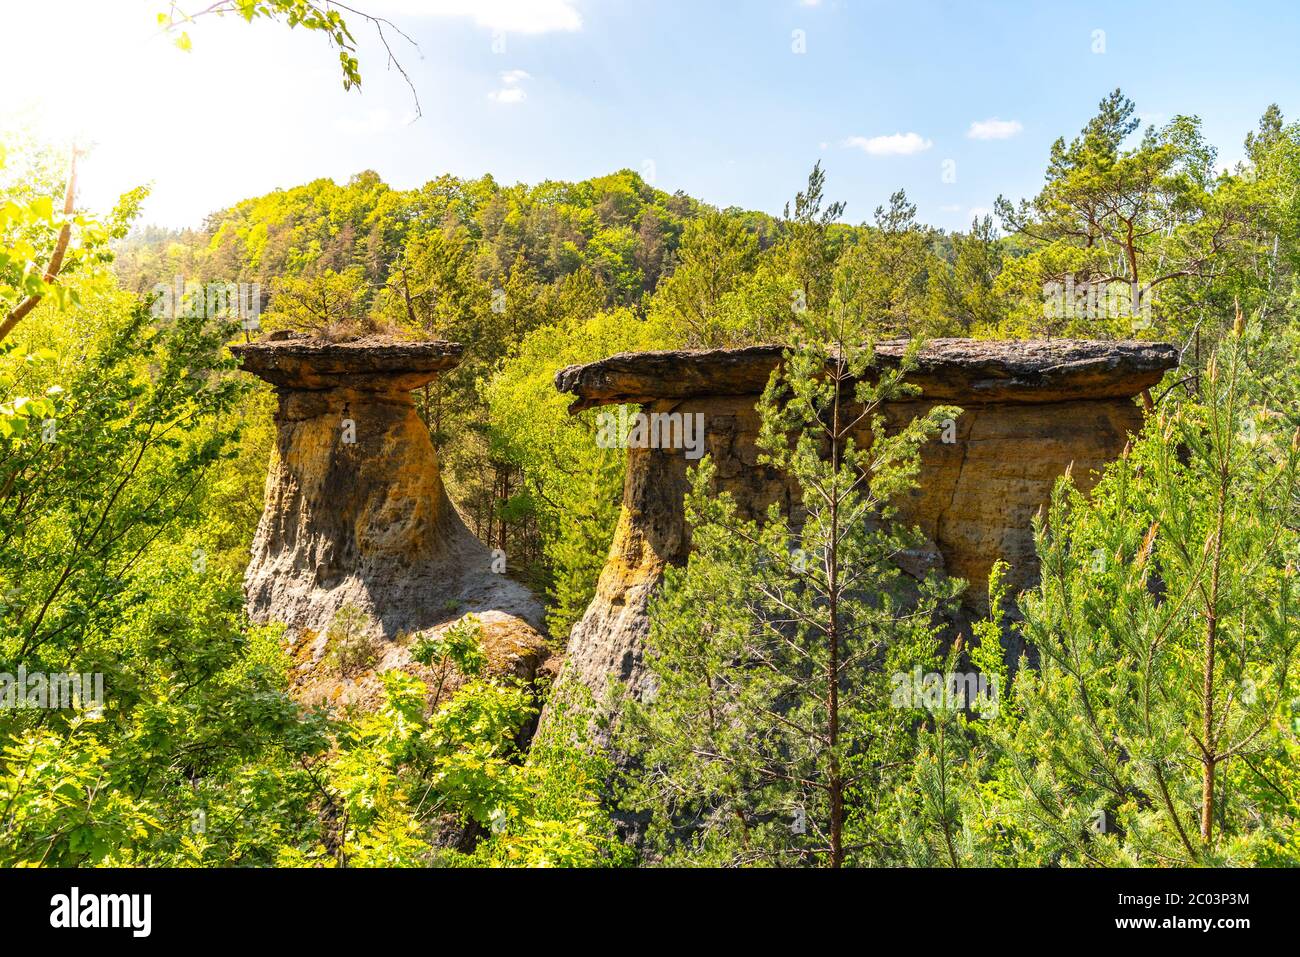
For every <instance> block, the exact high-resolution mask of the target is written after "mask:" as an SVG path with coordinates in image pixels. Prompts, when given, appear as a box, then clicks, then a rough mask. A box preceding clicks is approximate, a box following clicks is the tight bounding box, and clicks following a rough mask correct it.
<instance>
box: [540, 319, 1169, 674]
mask: <svg viewBox="0 0 1300 957" xmlns="http://www.w3.org/2000/svg"><path fill="white" fill-rule="evenodd" d="M906 347H907V343H906V342H902V341H899V342H885V343H881V344H879V345H878V346H877V357H878V361H879V362H881V363H882V364H894V363H897V362H898V361H899V359H900V358H901V356H902V355H903V353H904V352H905V350H906ZM781 356H782V349H781V347H779V346H755V347H751V348H744V349H717V350H710V351H706V352H648V353H627V354H623V355H616V356H611V357H610V358H608V359H604V360H601V361H599V362H593V363H590V364H587V365H583V366H570V367H569V368H566V369H563V370H561V371H560V372H559V373H558V374H557V375H556V378H555V384H556V388H557V389H559V390H560V391H561V392H567V393H570V394H572V395H573V396H574V397H575V401H574V402H573V404H572V406H571V410H573V411H580V410H582V409H587V408H591V407H593V406H599V405H609V404H615V403H633V404H639V405H641V406H642V407H643V411H645V412H647V413H654V412H660V413H682V414H683V415H688V414H694V413H700V414H702V415H703V417H704V418H703V426H704V451H705V452H707V453H708V454H709V455H710V456H711V457H712V459H713V462H714V464H715V466H716V477H715V482H716V486H717V488H718V490H720V491H723V490H725V491H727V492H730V493H731V495H732V496H733V497H734V498H735V500H736V503H737V505H738V506H739V507H740V509H741V510H742V511H743V512H745V513H747V514H748V515H749V516H750V517H760V516H761V515H762V514H763V513H764V512H765V511H766V509H767V508H768V506H769V505H770V504H771V503H773V502H778V503H780V504H781V506H782V507H783V508H784V509H786V510H787V513H789V510H790V509H791V507H792V506H797V504H798V503H797V501H796V500H795V499H796V497H797V492H796V490H795V489H794V488H792V486H791V484H790V483H789V482H788V480H787V479H786V478H785V477H784V476H783V475H781V474H779V473H777V472H775V471H773V470H772V469H770V468H768V467H766V466H763V465H760V464H759V462H758V452H757V449H756V447H755V440H756V438H757V435H758V428H759V417H758V413H757V412H756V411H755V403H756V401H757V398H758V396H759V394H760V393H761V392H762V391H763V388H764V386H765V385H766V384H767V380H768V376H769V374H770V373H771V371H772V369H773V368H775V367H776V366H777V365H778V363H780V361H781ZM1177 362H1178V352H1177V350H1176V349H1175V348H1174V347H1173V346H1169V345H1163V344H1153V343H1142V342H1088V341H1077V340H1052V341H1035V342H990V341H977V340H966V339H938V340H932V341H931V342H930V343H929V344H928V345H926V347H925V348H924V349H923V350H922V352H921V354H920V357H919V365H918V367H917V368H916V370H915V371H914V372H913V373H912V374H911V375H910V376H909V380H910V381H911V382H913V383H914V384H915V385H917V386H919V387H920V390H921V391H920V393H919V394H918V395H915V396H913V397H911V398H910V399H908V400H907V401H900V402H896V403H890V404H888V405H887V406H886V408H885V414H886V421H887V423H888V424H890V425H893V426H900V425H901V424H903V423H904V422H906V421H908V420H910V419H911V418H913V417H914V416H916V415H918V414H921V413H922V412H924V411H926V410H928V409H929V408H931V407H933V406H934V405H937V404H952V405H957V406H960V407H961V408H962V409H964V412H963V414H962V415H961V416H960V417H959V418H958V419H957V420H956V421H955V422H954V423H952V424H951V427H950V428H949V429H947V430H945V431H946V433H947V434H946V435H943V436H939V437H936V438H935V439H934V440H933V441H931V442H930V443H929V444H928V445H927V446H926V448H925V449H924V450H923V452H922V464H921V472H920V474H919V475H918V482H917V487H916V489H915V491H914V492H913V493H912V495H911V496H910V498H909V499H908V500H907V501H905V502H901V503H899V504H900V512H901V517H902V519H903V520H904V521H906V522H908V523H910V524H914V525H916V526H918V527H919V528H920V530H921V531H922V532H923V533H924V534H925V535H926V536H927V537H928V539H929V542H930V545H931V549H930V553H929V554H928V555H921V556H910V558H911V559H912V560H913V561H915V562H917V563H918V564H920V565H923V566H924V565H929V566H931V567H934V566H938V567H939V568H941V569H942V570H944V571H945V572H946V573H947V574H949V575H953V576H956V577H959V578H963V579H965V580H966V581H967V583H968V587H967V591H966V596H965V605H966V608H967V610H968V611H969V612H973V613H979V612H980V611H981V610H983V608H984V606H986V604H987V594H986V592H987V582H988V576H989V572H990V570H991V569H992V566H993V564H994V562H996V561H998V560H999V559H1002V560H1005V561H1007V562H1008V563H1009V564H1010V566H1011V573H1010V580H1009V584H1010V586H1011V587H1012V589H1013V594H1014V592H1015V591H1016V590H1019V589H1023V588H1025V587H1028V586H1029V585H1031V584H1032V583H1033V582H1034V581H1035V580H1036V577H1037V561H1036V556H1035V552H1034V545H1033V538H1032V531H1031V521H1032V518H1033V515H1034V513H1035V512H1036V511H1037V510H1038V508H1039V507H1040V506H1041V505H1042V504H1044V503H1045V502H1047V501H1048V500H1049V498H1050V496H1051V489H1052V485H1053V483H1054V482H1055V481H1056V479H1057V478H1058V477H1059V476H1060V475H1061V474H1063V473H1064V472H1065V470H1066V468H1067V467H1070V466H1071V464H1072V465H1073V473H1072V474H1073V475H1074V478H1075V480H1076V481H1077V482H1079V483H1080V484H1081V485H1082V486H1084V487H1085V488H1087V487H1091V483H1092V482H1093V481H1094V473H1095V472H1096V471H1098V470H1099V469H1101V467H1102V466H1104V465H1105V464H1106V463H1107V462H1109V461H1111V460H1112V459H1114V458H1116V457H1118V456H1119V454H1120V453H1121V451H1122V450H1123V448H1124V444H1125V442H1126V440H1127V437H1128V435H1129V433H1132V432H1136V431H1137V430H1138V429H1140V427H1141V425H1142V413H1141V410H1140V409H1139V407H1138V406H1137V404H1136V403H1135V402H1134V397H1135V396H1137V395H1138V394H1139V393H1141V392H1142V391H1143V390H1145V389H1147V388H1149V387H1150V386H1152V385H1153V384H1155V383H1156V382H1158V381H1159V380H1160V379H1161V377H1162V376H1163V375H1164V373H1165V372H1166V371H1167V370H1168V369H1170V368H1173V367H1174V366H1175V365H1177ZM691 464H692V463H691V462H690V461H689V460H688V459H687V458H686V456H685V454H684V451H683V450H682V449H673V448H630V449H629V450H628V464H627V472H626V476H625V482H624V486H623V507H622V512H621V514H620V516H619V522H618V528H617V531H616V533H615V536H614V542H613V545H612V547H611V549H610V553H609V557H608V559H607V561H606V564H605V568H604V570H603V571H602V573H601V576H600V579H599V583H598V585H597V588H596V595H595V598H594V599H593V600H592V603H591V605H590V607H588V609H587V611H586V613H585V615H584V616H583V618H582V619H581V621H579V622H578V624H577V625H575V626H574V629H573V631H572V633H571V634H570V637H569V645H568V651H567V653H566V656H565V662H564V665H563V668H562V671H561V682H562V683H564V682H568V681H570V680H577V681H580V682H581V683H583V684H585V685H587V686H588V687H589V688H590V689H591V690H592V692H593V693H595V695H596V697H597V700H600V699H601V697H602V696H603V695H604V693H605V692H606V690H607V689H608V684H609V681H610V680H611V679H613V680H617V681H622V682H627V683H628V684H629V685H630V686H631V687H632V688H633V690H634V692H635V691H636V690H637V689H638V688H639V686H640V683H641V681H642V679H643V677H644V674H643V667H642V645H643V642H644V640H645V636H646V633H647V631H648V628H649V622H648V620H647V615H646V608H647V603H648V601H649V598H650V596H651V594H652V593H653V592H654V590H655V588H656V587H657V586H658V585H659V583H660V581H661V580H662V577H663V571H664V567H665V566H666V565H668V564H670V563H672V564H680V563H683V562H684V561H685V560H686V557H687V553H688V549H689V530H688V529H687V527H686V522H685V516H684V506H683V502H684V497H685V493H686V490H687V486H688V476H687V470H688V468H689V466H690V465H691ZM900 564H904V565H905V564H906V563H905V562H900Z"/></svg>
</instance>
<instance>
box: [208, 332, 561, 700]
mask: <svg viewBox="0 0 1300 957" xmlns="http://www.w3.org/2000/svg"><path fill="white" fill-rule="evenodd" d="M231 351H232V352H233V353H234V354H235V355H236V356H237V357H238V359H239V360H240V363H241V365H242V367H243V369H244V370H245V371H247V372H251V373H252V374H254V375H256V376H259V377H261V378H263V379H265V380H267V381H268V382H270V383H272V384H273V385H274V386H275V387H276V396H277V399H278V409H277V411H276V414H275V422H276V449H277V454H276V455H275V456H274V457H273V459H272V462H271V466H270V472H269V474H268V476H267V484H266V504H265V508H264V511H263V513H262V519H261V522H260V523H259V525H258V528H257V533H256V535H255V537H254V539H253V547H252V560H251V562H250V564H249V566H248V570H247V573H246V574H245V578H244V592H245V597H246V602H247V607H248V612H249V615H250V617H251V618H252V619H253V620H254V621H257V622H267V621H278V622H283V623H284V624H286V625H288V626H290V629H291V636H292V637H293V638H294V640H296V641H301V640H302V639H303V637H304V636H305V637H306V638H307V640H308V644H309V646H310V647H309V649H308V650H309V652H310V656H309V657H310V660H309V661H305V662H304V665H306V666H309V665H311V664H312V663H313V662H317V661H319V660H320V658H321V655H322V653H323V650H324V647H323V645H324V633H325V631H326V629H327V628H328V627H329V625H330V622H331V621H332V620H333V619H334V616H335V615H336V614H337V612H338V611H339V610H340V609H341V608H343V607H344V606H347V605H351V606H354V607H356V608H358V609H360V610H361V611H362V612H364V613H365V614H366V615H368V616H369V618H370V619H371V621H372V622H373V625H374V629H375V631H376V632H377V633H378V634H379V635H380V636H381V637H383V638H385V639H390V640H391V639H394V638H396V637H398V636H399V635H402V634H404V633H411V632H416V631H421V630H425V629H430V628H441V627H445V626H447V625H449V624H451V623H452V622H454V621H456V620H457V619H459V618H460V617H462V616H463V615H465V614H471V613H472V614H477V615H479V616H480V618H481V619H482V620H483V623H484V628H483V635H484V641H485V645H486V647H487V651H488V654H489V658H492V659H493V660H494V661H495V659H498V658H499V659H501V661H500V664H501V667H502V668H503V669H506V670H513V671H516V672H520V671H522V672H527V673H528V676H529V677H531V673H532V672H533V671H535V670H536V668H537V666H538V664H539V663H540V661H541V660H542V658H544V657H545V654H546V643H545V641H544V639H543V637H542V635H541V634H540V632H539V630H538V629H540V627H541V622H542V617H543V610H542V608H541V606H540V604H539V603H538V602H537V601H536V599H535V598H533V596H532V595H531V594H530V593H529V592H528V590H527V589H526V588H524V587H523V586H522V585H520V584H518V583H516V582H514V581H512V580H511V579H509V578H507V577H506V576H505V575H504V574H500V573H499V571H500V569H501V568H502V563H501V562H500V561H498V562H497V570H496V571H494V569H493V556H492V553H490V552H489V551H488V549H487V548H486V547H485V546H484V545H482V544H481V543H480V542H479V541H478V539H476V538H475V537H474V536H473V534H471V533H470V531H469V529H467V528H466V527H465V524H464V522H463V521H462V520H461V518H460V516H459V515H458V514H457V512H456V510H455V508H454V507H453V506H452V504H451V502H450V501H449V500H448V498H447V495H446V492H445V491H444V489H443V485H442V479H441V477H440V474H439V469H438V458H437V455H436V453H435V450H434V448H433V445H432V443H431V441H430V439H429V433H428V430H427V429H426V428H425V426H424V424H423V423H422V422H421V421H420V419H419V417H418V415H417V414H416V411H415V406H414V403H413V402H412V399H411V395H410V390H412V389H415V388H418V387H419V386H422V385H424V384H426V383H428V382H430V381H431V380H433V379H434V378H435V377H436V376H437V375H438V373H440V372H442V371H445V370H447V369H450V368H453V367H454V366H455V365H456V364H457V363H458V362H459V361H460V356H461V351H462V350H461V346H460V345H458V344H456V343H449V342H399V341H394V340H391V339H388V338H385V337H378V336H371V337H366V338H361V339H356V340H353V341H348V342H330V341H325V340H318V339H311V338H308V337H306V336H303V335H300V334H292V333H277V334H272V335H271V336H270V337H268V338H267V339H265V340H262V341H260V342H255V343H251V344H245V345H235V346H232V347H231ZM498 645H500V646H501V647H497V646H498ZM494 655H495V658H494V657H493V656H494ZM304 657H308V656H307V655H306V654H304ZM406 661H409V655H405V653H404V646H403V645H402V644H400V643H398V644H396V645H392V646H387V647H386V650H385V652H384V655H383V660H382V661H381V662H380V664H379V667H380V668H386V667H395V666H400V665H402V664H404V663H405V662H406ZM308 670H311V669H310V668H309V669H308ZM313 675H314V677H311V676H303V681H305V682H307V683H308V684H310V683H311V682H312V681H315V680H316V678H318V677H319V675H318V674H316V673H315V672H313ZM335 690H337V689H335Z"/></svg>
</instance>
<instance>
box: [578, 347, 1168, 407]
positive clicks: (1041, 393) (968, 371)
mask: <svg viewBox="0 0 1300 957" xmlns="http://www.w3.org/2000/svg"><path fill="white" fill-rule="evenodd" d="M908 343H909V340H905V339H893V340H888V341H885V342H879V343H877V344H876V357H877V361H878V363H879V364H880V365H882V366H886V367H896V366H897V365H898V363H899V361H900V360H901V359H902V357H903V355H904V353H905V352H906V351H907V346H908ZM785 348H786V347H785V346H780V345H763V346H748V347H745V348H741V349H709V350H703V351H690V350H672V351H662V352H624V353H620V354H618V355H614V356H610V357H609V358H607V359H601V360H599V361H598V362H589V363H587V364H586V365H578V366H568V367H566V368H564V369H561V370H560V371H559V372H558V373H556V376H555V387H556V389H558V390H559V391H560V392H567V393H569V394H571V395H573V396H575V399H574V401H573V403H572V404H571V405H570V406H569V411H571V412H580V411H582V410H583V409H589V408H592V407H593V406H599V405H613V404H620V403H625V402H627V403H646V402H653V401H655V400H657V399H685V398H689V397H693V396H709V395H750V394H755V395H756V394H758V393H760V392H762V391H763V389H764V387H765V386H766V385H767V380H768V376H769V375H770V374H771V372H772V370H773V369H774V368H775V367H776V366H777V365H778V364H779V363H780V362H781V357H782V355H783V353H784V351H785ZM1177 365H1178V350H1177V348H1175V347H1174V346H1172V345H1169V344H1167V343H1160V342H1138V341H1133V340H1123V341H1112V342H1100V341H1093V340H1088V339H1046V340H1042V339H1039V340H1020V341H1013V340H988V339H931V340H929V341H928V342H927V343H926V344H925V345H924V347H923V348H922V349H921V351H920V354H919V355H918V356H917V363H916V368H915V369H914V370H913V371H912V373H911V374H910V375H909V376H908V381H910V382H912V383H913V384H915V385H917V386H919V387H920V388H921V396H920V397H921V398H925V399H934V400H941V401H953V402H958V403H961V402H966V403H970V404H975V403H985V402H1024V403H1037V402H1062V401H1066V400H1069V399H1084V398H1097V399H1103V398H1105V399H1110V398H1129V397H1131V396H1135V395H1137V394H1138V393H1140V392H1141V391H1142V390H1143V389H1147V388H1150V387H1151V386H1153V385H1155V384H1156V383H1157V382H1159V381H1160V379H1161V378H1162V377H1163V376H1164V374H1165V372H1167V371H1168V370H1169V369H1172V368H1174V367H1176V366H1177Z"/></svg>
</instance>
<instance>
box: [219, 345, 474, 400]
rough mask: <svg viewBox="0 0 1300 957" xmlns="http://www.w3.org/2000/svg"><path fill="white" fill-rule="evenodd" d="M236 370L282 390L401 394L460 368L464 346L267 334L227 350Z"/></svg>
mask: <svg viewBox="0 0 1300 957" xmlns="http://www.w3.org/2000/svg"><path fill="white" fill-rule="evenodd" d="M230 351H231V353H232V354H233V355H234V356H235V358H237V359H238V360H239V365H240V368H242V369H243V370H244V371H245V372H251V373H252V374H253V375H255V376H258V377H259V378H262V379H265V380H266V381H267V382H270V383H273V384H274V385H277V386H279V387H280V388H283V389H307V390H319V389H337V388H341V387H346V388H353V389H363V390H366V391H378V392H402V391H409V390H411V389H416V388H419V387H420V386H422V385H424V384H425V383H427V382H429V381H431V380H432V379H434V378H435V377H436V376H437V375H438V373H439V372H443V371H446V370H447V369H453V368H455V367H456V366H457V365H459V364H460V359H461V355H462V353H463V352H464V346H462V345H461V344H460V343H458V342H444V341H443V340H440V339H428V340H421V341H406V340H402V339H395V338H393V337H392V336H380V335H371V336H360V337H357V338H354V339H348V340H343V341H339V342H334V341H331V340H329V339H318V338H314V337H312V336H309V335H306V334H304V333H293V332H273V333H271V334H270V335H269V336H267V337H266V338H264V339H261V340H259V341H258V342H248V343H237V344H235V345H232V346H231V347H230Z"/></svg>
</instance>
